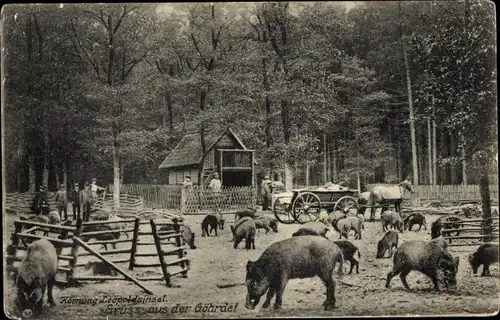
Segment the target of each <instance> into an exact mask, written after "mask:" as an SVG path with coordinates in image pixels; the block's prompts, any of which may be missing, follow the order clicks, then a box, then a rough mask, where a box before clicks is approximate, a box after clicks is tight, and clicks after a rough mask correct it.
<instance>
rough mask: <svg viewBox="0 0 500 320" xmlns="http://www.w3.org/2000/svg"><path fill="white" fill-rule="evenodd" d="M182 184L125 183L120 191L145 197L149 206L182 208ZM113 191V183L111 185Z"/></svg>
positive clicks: (146, 204) (145, 203) (110, 188)
mask: <svg viewBox="0 0 500 320" xmlns="http://www.w3.org/2000/svg"><path fill="white" fill-rule="evenodd" d="M181 189H182V186H170V185H158V184H124V185H122V186H121V187H120V193H125V194H129V195H135V196H140V197H142V198H143V199H144V205H145V206H146V207H147V208H164V209H178V210H179V209H180V208H181ZM109 190H111V191H110V193H111V194H112V193H113V185H109Z"/></svg>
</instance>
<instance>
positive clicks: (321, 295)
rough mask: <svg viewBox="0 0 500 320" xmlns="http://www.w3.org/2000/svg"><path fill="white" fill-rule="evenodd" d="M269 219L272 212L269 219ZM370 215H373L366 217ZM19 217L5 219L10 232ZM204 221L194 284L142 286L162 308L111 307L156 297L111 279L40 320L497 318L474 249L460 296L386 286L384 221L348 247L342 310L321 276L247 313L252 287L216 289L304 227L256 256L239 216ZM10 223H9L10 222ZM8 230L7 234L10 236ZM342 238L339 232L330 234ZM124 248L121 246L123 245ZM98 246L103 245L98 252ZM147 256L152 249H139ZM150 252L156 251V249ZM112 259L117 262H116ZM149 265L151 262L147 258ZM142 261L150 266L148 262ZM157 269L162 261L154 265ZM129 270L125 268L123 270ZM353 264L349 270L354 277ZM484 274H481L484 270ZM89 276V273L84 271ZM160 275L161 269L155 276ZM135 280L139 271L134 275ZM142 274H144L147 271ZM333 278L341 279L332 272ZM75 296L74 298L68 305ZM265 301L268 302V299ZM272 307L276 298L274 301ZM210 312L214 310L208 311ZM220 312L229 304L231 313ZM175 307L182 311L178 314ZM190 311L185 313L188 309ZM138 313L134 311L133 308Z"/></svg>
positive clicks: (492, 280)
mask: <svg viewBox="0 0 500 320" xmlns="http://www.w3.org/2000/svg"><path fill="white" fill-rule="evenodd" d="M266 215H270V216H271V214H270V213H266ZM367 215H368V214H367ZM437 218H438V216H427V224H428V226H429V228H428V230H427V231H426V230H424V229H422V230H421V231H420V232H414V231H411V232H408V231H406V232H404V233H403V234H400V243H401V242H403V241H406V240H410V239H421V240H428V239H430V225H431V223H432V221H434V220H435V219H437ZM13 219H14V217H12V216H10V217H8V218H7V227H8V228H4V230H9V234H10V231H11V229H12V228H11V227H10V228H9V225H11V224H12V222H11V221H12V220H13ZM202 219H203V216H187V217H186V223H187V224H188V225H190V226H191V227H192V229H193V230H194V231H195V233H196V236H197V239H196V245H197V246H198V248H197V249H195V250H190V249H189V250H188V256H189V257H190V259H191V269H190V271H189V273H188V278H182V277H181V276H176V277H174V278H173V283H174V285H177V286H180V287H175V288H168V287H167V286H166V285H165V283H164V282H160V281H147V282H143V283H144V284H145V286H146V287H147V288H149V289H150V290H152V291H153V292H154V293H155V295H154V297H156V298H157V300H158V301H160V302H153V301H148V302H147V303H144V302H142V303H141V302H137V303H134V302H131V303H130V302H121V303H120V302H119V301H118V302H116V301H115V302H113V301H106V300H108V299H112V298H115V297H129V296H132V297H134V296H137V297H139V299H142V298H146V297H151V296H149V295H147V294H145V293H144V292H142V290H141V289H140V288H139V287H137V286H136V285H134V284H133V283H132V282H129V281H108V282H105V283H99V282H86V283H85V284H84V285H83V287H80V288H67V289H59V288H57V287H56V288H55V289H54V297H55V300H56V303H57V306H55V307H49V306H48V305H46V308H45V309H44V313H43V315H42V316H40V317H37V319H71V317H75V316H76V317H77V318H78V319H97V318H99V319H103V318H104V317H106V319H123V318H124V317H125V318H127V319H166V318H241V317H244V318H263V317H290V316H293V317H300V316H309V317H310V316H317V317H337V316H339V317H341V316H382V315H400V316H403V315H445V314H492V313H495V312H498V310H499V285H500V281H499V267H498V264H496V265H492V266H491V267H490V270H491V273H492V275H493V276H492V277H479V276H477V275H473V274H472V270H471V268H470V266H469V265H468V263H467V255H468V253H470V252H472V250H475V248H472V247H455V248H450V252H451V254H452V255H453V256H455V255H457V256H459V257H460V264H459V272H458V275H457V281H458V290H457V291H456V292H453V293H436V292H434V291H433V290H432V284H431V281H430V280H429V279H427V278H426V277H425V276H423V275H422V274H420V273H418V272H415V271H413V272H411V273H410V275H409V277H408V282H409V285H410V287H412V290H411V291H407V290H405V289H404V288H403V285H402V283H401V281H400V279H399V277H395V278H394V279H393V280H392V282H391V284H392V288H391V289H386V288H385V286H384V285H385V279H386V275H387V273H388V272H389V271H390V270H391V268H392V259H389V258H386V259H375V254H376V244H377V242H378V240H379V239H380V238H381V237H382V236H383V234H384V233H383V231H382V227H381V224H380V223H379V222H366V223H365V230H364V232H363V239H362V240H354V237H353V236H352V234H351V235H350V239H349V240H350V241H352V242H353V243H354V244H355V245H357V246H358V247H359V249H360V252H361V261H360V273H359V274H353V275H347V274H346V275H345V276H344V280H345V281H346V282H348V283H352V284H354V286H347V285H345V284H342V283H339V282H337V288H336V292H335V295H336V299H337V309H335V310H333V311H323V309H322V306H321V304H322V302H323V301H324V299H325V292H326V290H325V288H324V286H323V284H322V282H321V280H320V279H319V278H309V279H294V280H290V281H289V282H288V285H287V287H286V290H285V293H284V297H283V306H282V310H280V311H272V309H271V311H263V310H260V308H261V305H262V302H261V303H260V304H259V305H258V306H257V308H256V309H255V310H247V309H246V308H245V307H244V303H245V295H246V287H245V286H235V287H231V288H224V289H222V288H218V287H217V284H222V283H242V282H244V279H245V265H246V263H247V261H248V260H253V261H254V260H256V259H258V258H259V256H260V254H261V253H262V252H263V251H264V250H265V249H266V248H267V247H268V246H269V245H270V244H272V243H274V242H276V241H279V240H282V239H285V238H288V237H291V235H292V233H293V232H295V231H296V230H297V229H298V228H299V227H300V226H299V225H298V224H293V225H283V224H280V225H279V232H278V233H269V234H267V235H266V234H265V232H264V231H263V230H262V231H261V232H260V233H257V238H256V241H255V245H256V249H255V250H248V251H247V250H245V249H244V243H241V244H240V247H239V248H238V249H237V250H235V249H233V247H232V245H233V243H232V242H231V233H230V229H229V225H230V224H231V223H232V222H233V220H234V216H233V215H227V216H226V228H224V230H222V231H219V235H218V236H217V237H201V230H200V229H201V221H202ZM9 221H10V223H9ZM4 232H5V231H4ZM327 236H329V237H330V238H331V239H337V237H338V235H337V234H336V233H335V234H333V233H329V234H327ZM120 245H121V244H120ZM95 247H96V248H98V247H97V246H95ZM142 250H146V249H141V252H143V251H142ZM147 250H154V247H153V248H152V249H147ZM113 258H114V257H113ZM143 259H146V258H143ZM143 261H144V260H143ZM149 261H150V263H156V262H157V259H156V257H153V258H150V259H149ZM120 266H122V267H123V268H126V267H127V265H126V264H125V265H124V264H121V265H120ZM348 267H349V263H348V262H347V263H346V264H345V269H346V271H348V270H349V269H348ZM480 270H481V269H480ZM79 272H83V271H79ZM152 272H154V273H156V274H161V273H160V270H159V268H156V269H155V270H153V271H151V270H150V271H149V273H152ZM135 274H137V273H135ZM143 274H144V272H143ZM334 277H336V274H335V273H334ZM6 286H7V287H6V288H5V289H6V290H7V291H4V292H5V293H6V294H5V295H4V296H5V297H6V310H7V312H8V314H9V313H10V314H12V315H14V311H10V312H9V311H8V310H13V309H12V303H13V300H14V297H15V290H14V287H13V281H12V279H8V280H7V283H6ZM68 297H71V298H72V299H73V300H69V299H68ZM74 298H86V299H95V300H97V301H94V302H95V303H93V304H92V303H90V304H89V303H85V304H79V303H77V302H75V301H74ZM263 300H264V297H263V299H262V301H263ZM273 302H274V300H273ZM209 306H212V308H211V309H212V310H210V309H209V308H208V307H209ZM215 306H225V308H222V309H221V308H220V307H218V308H217V310H214V309H215V308H214V307H215ZM176 307H177V308H176ZM183 307H185V308H183ZM132 308H134V309H132Z"/></svg>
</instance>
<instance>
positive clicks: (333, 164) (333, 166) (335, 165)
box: [332, 146, 338, 182]
mask: <svg viewBox="0 0 500 320" xmlns="http://www.w3.org/2000/svg"><path fill="white" fill-rule="evenodd" d="M332 169H333V170H332V176H333V177H332V182H337V180H338V177H337V176H338V173H337V150H336V148H335V146H333V156H332Z"/></svg>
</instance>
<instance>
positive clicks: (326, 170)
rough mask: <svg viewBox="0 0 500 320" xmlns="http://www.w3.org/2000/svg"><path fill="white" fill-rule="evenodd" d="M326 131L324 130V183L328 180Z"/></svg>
mask: <svg viewBox="0 0 500 320" xmlns="http://www.w3.org/2000/svg"><path fill="white" fill-rule="evenodd" d="M326 145H327V143H326V132H323V184H326V183H327V182H328V164H327V161H326V160H327V149H326Z"/></svg>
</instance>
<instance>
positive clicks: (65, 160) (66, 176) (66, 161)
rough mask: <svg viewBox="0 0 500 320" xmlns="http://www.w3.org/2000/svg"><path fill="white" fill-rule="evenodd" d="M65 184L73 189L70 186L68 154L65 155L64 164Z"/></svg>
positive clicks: (68, 188) (67, 187)
mask: <svg viewBox="0 0 500 320" xmlns="http://www.w3.org/2000/svg"><path fill="white" fill-rule="evenodd" d="M62 166H63V167H62V169H63V172H62V173H63V184H64V186H65V187H66V189H67V190H71V188H70V186H68V156H67V155H64V159H63V164H62Z"/></svg>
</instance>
